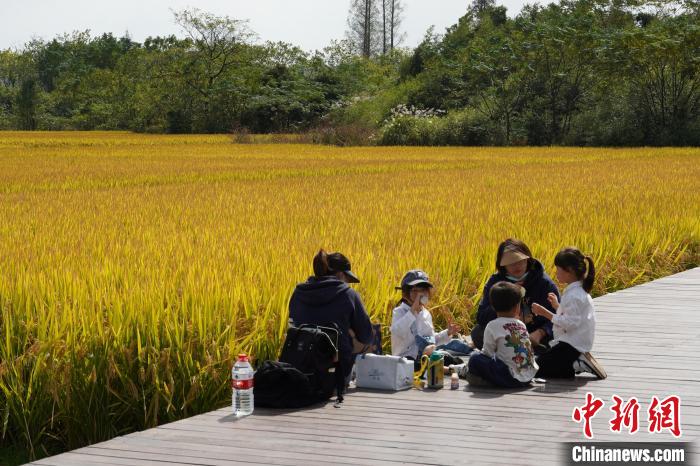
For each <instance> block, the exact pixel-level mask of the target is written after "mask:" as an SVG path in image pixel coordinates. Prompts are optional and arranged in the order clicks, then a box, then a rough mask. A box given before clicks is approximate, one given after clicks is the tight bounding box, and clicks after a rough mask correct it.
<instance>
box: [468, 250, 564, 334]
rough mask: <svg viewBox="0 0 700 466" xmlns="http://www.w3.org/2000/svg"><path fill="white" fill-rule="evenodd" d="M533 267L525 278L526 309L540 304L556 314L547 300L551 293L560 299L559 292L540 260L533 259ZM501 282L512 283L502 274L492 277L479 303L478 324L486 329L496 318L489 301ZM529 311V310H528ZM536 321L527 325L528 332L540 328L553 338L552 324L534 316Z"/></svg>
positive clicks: (495, 274)
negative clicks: (493, 290)
mask: <svg viewBox="0 0 700 466" xmlns="http://www.w3.org/2000/svg"><path fill="white" fill-rule="evenodd" d="M533 261H534V262H533V265H532V267H530V269H528V272H529V273H528V275H527V277H525V283H523V286H524V287H525V298H524V307H526V308H529V307H530V305H531V304H532V303H537V304H540V305H541V306H543V307H545V308H547V309H549V310H550V311H552V312H556V311H555V310H554V309H553V308H552V306H551V305H550V304H549V301H548V300H547V295H548V294H549V293H554V294H555V295H557V298H558V297H559V290H558V289H557V286H556V285H555V284H554V282H553V281H552V279H551V278H549V275H547V273H546V272H545V271H544V267H543V266H542V264H541V263H540V261H538V260H534V259H533ZM500 281H510V280H508V279H507V278H506V276H505V275H504V274H501V273H500V272H497V273H494V274H493V275H491V277H490V278H489V280H488V281H487V282H486V285H485V286H484V294H483V296H482V298H481V302H480V303H479V310H478V311H477V314H476V321H477V323H478V324H479V325H480V326H481V327H483V328H486V325H487V324H488V323H489V322H491V321H492V320H494V319H495V318H496V311H494V310H493V308H492V307H491V302H490V300H489V292H490V291H491V287H492V286H493V285H494V284H496V283H498V282H500ZM528 310H529V309H528ZM533 317H534V319H533V321H532V322H531V323H529V324H527V330H528V331H529V332H532V331H534V330H537V329H538V328H543V329H544V330H545V331H546V332H547V335H549V336H550V337H551V336H552V323H551V322H550V321H549V320H548V319H547V318H546V317H542V316H533Z"/></svg>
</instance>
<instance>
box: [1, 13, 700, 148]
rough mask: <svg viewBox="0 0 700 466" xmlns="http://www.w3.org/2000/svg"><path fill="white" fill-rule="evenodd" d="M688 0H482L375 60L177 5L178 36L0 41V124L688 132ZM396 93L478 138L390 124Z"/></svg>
mask: <svg viewBox="0 0 700 466" xmlns="http://www.w3.org/2000/svg"><path fill="white" fill-rule="evenodd" d="M696 3H697V2H692V1H689V2H681V3H673V2H670V0H669V1H666V0H653V1H652V0H634V1H632V0H626V1H614V2H613V1H612V0H559V2H558V3H553V4H549V5H546V6H540V5H528V6H525V7H524V8H523V9H522V11H521V12H520V14H518V15H517V16H516V17H515V18H508V16H507V15H506V10H505V8H504V7H502V6H497V5H495V4H494V2H492V1H489V0H477V1H474V2H472V3H471V5H470V6H469V7H468V9H467V10H466V12H465V14H464V15H463V16H462V17H461V18H459V19H458V20H457V22H456V23H455V24H454V25H453V26H451V27H449V28H447V29H446V31H445V32H444V34H437V33H435V32H434V31H433V29H432V28H431V29H429V30H428V31H427V33H426V34H425V37H424V40H423V41H422V42H421V43H420V44H419V45H418V46H417V47H416V48H415V49H413V50H407V49H394V50H393V51H391V52H389V53H386V54H384V55H379V56H373V57H372V58H364V57H361V56H358V55H356V52H355V50H354V48H353V46H352V44H351V43H350V42H349V41H347V40H344V41H334V42H332V43H331V44H330V45H329V46H328V47H326V48H325V49H324V50H322V51H317V52H314V53H308V52H305V51H303V50H301V49H300V48H298V47H295V46H294V45H291V44H286V43H270V42H267V43H263V44H258V43H254V41H253V40H252V39H253V38H254V37H255V34H254V32H252V31H251V30H250V29H249V27H248V25H247V23H246V22H244V21H239V20H236V19H232V18H228V17H218V16H215V15H211V14H209V13H205V12H202V11H200V10H197V9H192V10H183V11H180V12H177V13H176V14H175V20H176V22H177V23H178V24H179V25H180V26H181V28H182V32H183V33H184V35H183V37H180V38H179V37H176V36H168V37H149V38H148V39H146V40H145V41H144V43H143V44H140V43H137V42H134V41H132V40H131V39H130V38H129V37H120V38H117V37H114V36H113V35H111V34H103V35H101V36H97V37H92V36H91V35H90V33H89V32H88V31H84V32H74V33H72V34H65V35H62V36H59V37H56V38H54V39H52V40H50V41H48V42H43V41H39V40H34V41H32V42H30V43H28V44H27V45H26V46H25V48H24V49H23V50H19V51H11V50H5V51H0V129H13V128H24V129H48V130H51V129H85V130H90V129H120V130H132V131H139V132H154V133H192V132H195V133H221V132H230V131H233V130H236V131H244V132H253V133H293V132H297V133H298V132H308V131H312V132H315V133H314V134H316V136H314V137H313V138H314V139H317V135H318V134H323V135H325V136H323V137H322V138H321V139H323V140H341V141H343V144H344V143H345V142H344V141H350V140H356V139H357V138H355V137H335V136H332V137H331V136H328V135H339V134H354V133H358V134H359V133H361V132H362V131H356V130H355V128H365V129H366V130H367V131H365V130H363V131H364V132H368V133H372V134H374V133H378V134H383V135H386V138H385V137H379V138H377V141H384V140H385V139H386V140H387V141H393V142H392V143H396V141H400V140H404V139H405V140H408V141H412V142H411V144H414V143H417V142H416V141H423V142H424V143H426V144H454V143H455V142H454V141H456V140H467V141H472V140H474V141H476V143H478V144H486V143H488V144H505V145H522V144H529V145H551V144H584V145H600V144H603V145H636V144H643V145H692V144H697V139H698V136H697V131H696V129H697V128H698V126H699V125H700V58H699V57H700V26H698V24H700V22H698V10H697V5H696ZM400 105H408V106H413V107H416V108H420V109H431V108H432V109H439V110H444V111H447V112H449V117H448V118H447V120H445V121H444V122H443V121H442V120H441V121H440V122H439V123H436V126H438V127H441V128H442V127H443V126H449V125H457V126H459V125H461V124H462V123H459V124H458V123H457V121H467V123H465V125H466V126H461V127H462V128H464V127H468V128H486V129H485V131H487V132H488V135H487V136H486V137H482V136H475V135H472V136H469V137H466V136H464V135H465V134H472V133H471V132H470V131H466V130H454V131H452V130H449V131H448V130H446V129H445V131H442V130H440V131H437V132H436V131H435V130H434V129H431V128H430V127H427V126H426V127H425V128H424V126H425V124H426V123H425V122H422V121H418V122H414V121H406V122H401V123H396V122H392V123H387V122H388V121H389V118H390V116H391V111H392V109H394V108H396V107H398V106H400ZM456 115H469V117H466V116H463V117H457V116H456ZM409 120H410V119H409ZM476 120H478V122H479V123H478V124H472V123H471V122H473V121H476ZM447 121H449V122H450V123H449V125H448V124H447ZM385 124H389V125H390V127H387V128H382V127H383V126H384V125H385ZM400 125H405V126H406V128H405V129H406V131H409V133H410V134H407V135H401V134H398V131H399V126H400ZM332 127H336V129H337V130H333V129H331V128H332ZM455 131H456V132H457V133H458V134H461V135H462V136H459V137H456V136H454V134H455ZM479 131H481V130H479ZM479 131H477V133H475V134H481V133H480V132H479ZM435 134H441V135H443V136H444V139H441V137H437V136H435ZM363 141H364V142H365V143H366V142H368V141H370V139H368V138H365V139H363Z"/></svg>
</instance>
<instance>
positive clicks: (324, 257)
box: [313, 249, 330, 278]
mask: <svg viewBox="0 0 700 466" xmlns="http://www.w3.org/2000/svg"><path fill="white" fill-rule="evenodd" d="M313 264H314V275H315V276H316V278H320V277H325V276H326V275H329V274H330V267H329V266H328V254H327V253H326V251H324V250H323V249H320V250H319V251H318V254H316V255H315V256H314V263H313Z"/></svg>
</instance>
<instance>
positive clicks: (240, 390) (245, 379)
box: [231, 354, 255, 417]
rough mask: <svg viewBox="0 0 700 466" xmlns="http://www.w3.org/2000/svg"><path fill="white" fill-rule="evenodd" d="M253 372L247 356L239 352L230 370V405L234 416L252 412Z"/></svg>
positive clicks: (246, 414)
mask: <svg viewBox="0 0 700 466" xmlns="http://www.w3.org/2000/svg"><path fill="white" fill-rule="evenodd" d="M254 375H255V372H254V371H253V367H252V366H251V365H250V362H249V361H248V356H247V355H245V354H239V355H238V360H237V361H236V364H234V365H233V369H232V370H231V387H232V389H233V393H232V395H231V405H232V406H233V414H235V415H236V416H239V417H242V416H248V415H249V414H252V413H253V405H254V403H253V376H254Z"/></svg>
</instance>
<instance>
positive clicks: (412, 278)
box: [396, 269, 433, 290]
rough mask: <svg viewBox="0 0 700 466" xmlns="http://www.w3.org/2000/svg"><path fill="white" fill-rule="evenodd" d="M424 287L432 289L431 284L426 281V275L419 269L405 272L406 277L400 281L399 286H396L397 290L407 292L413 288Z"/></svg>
mask: <svg viewBox="0 0 700 466" xmlns="http://www.w3.org/2000/svg"><path fill="white" fill-rule="evenodd" d="M421 285H422V286H424V287H427V288H432V287H433V284H432V283H430V280H429V279H428V274H427V273H425V272H423V271H422V270H420V269H413V270H409V271H408V272H406V275H404V276H403V278H402V279H401V286H397V287H396V289H397V290H407V289H410V288H412V287H414V286H421Z"/></svg>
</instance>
